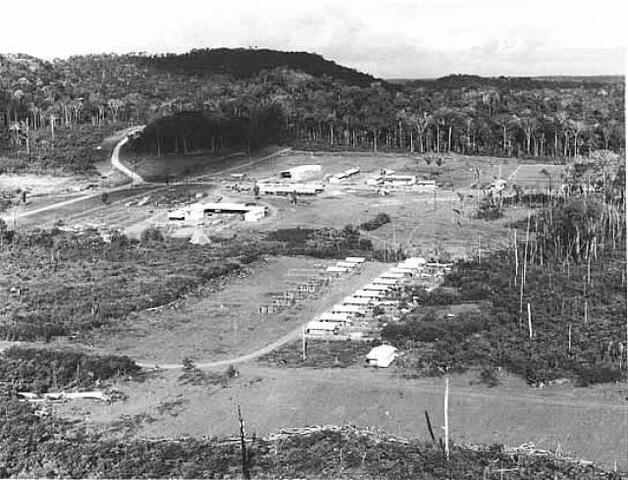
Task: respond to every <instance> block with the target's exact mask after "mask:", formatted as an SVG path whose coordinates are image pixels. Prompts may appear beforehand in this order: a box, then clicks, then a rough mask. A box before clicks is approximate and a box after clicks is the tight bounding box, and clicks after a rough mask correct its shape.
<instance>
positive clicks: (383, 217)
mask: <svg viewBox="0 0 628 480" xmlns="http://www.w3.org/2000/svg"><path fill="white" fill-rule="evenodd" d="M387 223H390V217H389V216H388V215H387V214H385V213H378V214H377V215H375V218H373V219H372V220H368V221H367V222H364V223H362V224H361V225H360V230H365V231H367V232H370V231H372V230H377V229H378V228H380V227H382V226H384V225H386V224H387Z"/></svg>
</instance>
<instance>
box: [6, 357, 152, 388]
mask: <svg viewBox="0 0 628 480" xmlns="http://www.w3.org/2000/svg"><path fill="white" fill-rule="evenodd" d="M2 357H3V358H2V361H0V379H1V380H0V381H2V382H7V383H8V384H11V385H12V386H13V387H14V388H15V389H16V390H17V391H35V392H38V393H42V392H47V391H48V390H50V389H55V390H56V389H64V388H67V387H69V386H73V387H77V388H82V389H85V388H92V387H93V386H95V384H96V382H98V381H104V380H108V379H111V378H113V377H115V376H118V375H134V374H136V373H137V372H139V370H140V367H139V366H138V365H137V364H136V363H135V362H134V361H133V360H131V359H130V358H129V357H127V356H118V355H88V354H85V353H83V352H79V351H75V350H49V349H43V348H32V347H11V348H9V349H8V350H6V351H5V352H4V353H3V355H2Z"/></svg>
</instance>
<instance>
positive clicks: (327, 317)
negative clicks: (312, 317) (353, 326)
mask: <svg viewBox="0 0 628 480" xmlns="http://www.w3.org/2000/svg"><path fill="white" fill-rule="evenodd" d="M318 321H319V322H332V323H338V324H340V325H346V324H348V323H351V317H350V316H349V315H348V314H347V313H340V312H331V313H330V312H327V313H323V314H321V316H320V317H319V318H318Z"/></svg>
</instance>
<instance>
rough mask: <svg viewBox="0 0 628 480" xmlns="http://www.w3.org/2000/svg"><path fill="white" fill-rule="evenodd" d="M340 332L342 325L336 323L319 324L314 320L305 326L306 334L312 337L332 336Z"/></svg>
mask: <svg viewBox="0 0 628 480" xmlns="http://www.w3.org/2000/svg"><path fill="white" fill-rule="evenodd" d="M338 330H340V325H338V324H337V323H334V322H317V321H315V320H312V321H311V322H309V323H308V324H307V325H306V326H305V333H306V334H308V335H312V336H320V337H324V336H330V335H334V334H336V333H337V332H338Z"/></svg>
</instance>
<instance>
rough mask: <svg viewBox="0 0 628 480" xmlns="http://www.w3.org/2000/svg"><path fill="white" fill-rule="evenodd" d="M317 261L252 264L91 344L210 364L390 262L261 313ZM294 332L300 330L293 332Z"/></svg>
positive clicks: (267, 336)
mask: <svg viewBox="0 0 628 480" xmlns="http://www.w3.org/2000/svg"><path fill="white" fill-rule="evenodd" d="M327 263H329V262H323V261H321V260H318V259H312V258H295V257H273V258H270V259H268V261H266V262H263V263H262V262H258V263H256V264H253V265H251V267H252V271H251V273H250V275H248V276H246V277H244V278H237V279H234V280H232V281H230V282H228V283H227V284H226V285H225V287H224V288H223V289H221V290H219V291H217V292H213V293H209V294H206V295H204V296H193V297H190V298H188V299H187V300H185V301H184V302H182V304H181V306H180V307H179V308H177V309H174V310H164V311H161V312H153V313H151V312H143V313H141V314H138V315H137V316H134V318H132V319H130V320H129V324H130V331H125V332H124V333H121V334H119V335H113V336H112V335H106V336H102V337H100V338H97V339H96V340H95V342H94V347H95V348H97V349H99V350H102V351H108V352H116V353H120V354H125V355H130V356H131V357H133V358H136V359H139V360H142V361H143V362H146V363H152V362H155V363H157V364H159V363H162V364H163V363H180V362H181V360H182V358H183V357H190V358H192V359H193V360H194V361H197V362H199V363H200V362H209V361H214V360H223V359H225V358H233V357H237V356H238V355H244V354H248V353H250V352H253V351H255V350H256V349H259V348H262V347H265V346H266V345H268V344H270V343H272V342H274V341H275V340H277V339H278V338H280V337H281V336H282V335H285V334H287V333H289V332H292V331H293V330H295V329H297V330H298V329H299V327H300V325H302V324H304V323H306V322H307V321H309V320H311V319H312V318H313V317H314V316H315V315H317V314H319V313H322V312H324V311H325V310H326V309H327V308H329V307H331V306H332V305H333V304H334V303H336V302H337V301H338V300H340V299H342V298H343V297H345V296H347V295H348V294H350V293H352V292H353V291H355V290H356V289H357V288H358V287H360V286H362V285H364V284H365V283H368V281H369V280H370V279H372V278H374V277H376V276H377V275H378V274H379V273H381V272H383V271H384V270H386V269H387V268H389V265H387V264H382V263H372V262H371V263H367V264H365V265H364V266H363V267H362V268H361V270H360V272H359V274H357V275H347V276H343V277H339V278H338V279H336V280H333V281H332V282H331V283H330V284H329V285H328V286H326V287H324V288H323V289H322V290H321V291H320V292H318V293H316V294H314V295H312V296H311V297H310V298H309V299H306V300H303V301H300V302H298V303H297V304H296V305H295V306H293V307H290V308H286V309H285V310H282V311H280V312H279V313H276V314H273V315H270V314H267V315H263V316H262V315H260V313H259V311H258V307H259V306H260V305H263V304H268V303H272V296H273V295H281V294H282V293H283V292H284V291H285V290H287V289H289V288H292V287H295V286H296V285H298V284H300V283H302V282H305V281H306V280H307V279H308V278H312V277H315V276H317V275H318V271H319V270H320V269H319V267H318V265H322V264H327ZM297 335H298V332H297Z"/></svg>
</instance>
